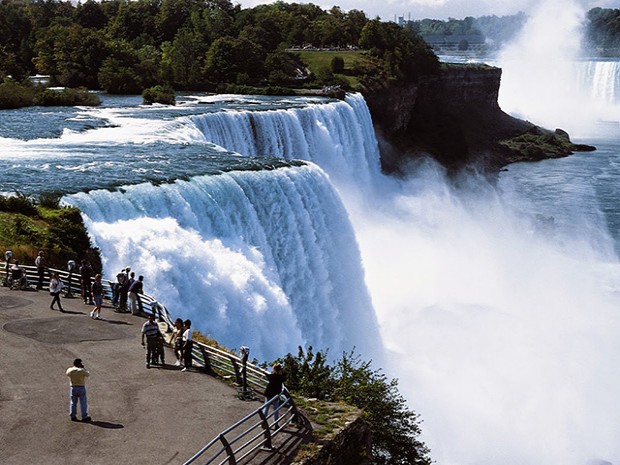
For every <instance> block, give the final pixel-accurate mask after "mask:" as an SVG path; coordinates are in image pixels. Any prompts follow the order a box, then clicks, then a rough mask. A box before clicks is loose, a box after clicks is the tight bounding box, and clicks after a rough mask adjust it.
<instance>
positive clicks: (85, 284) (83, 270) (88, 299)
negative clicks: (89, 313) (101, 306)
mask: <svg viewBox="0 0 620 465" xmlns="http://www.w3.org/2000/svg"><path fill="white" fill-rule="evenodd" d="M93 274H95V273H94V271H93V268H92V267H91V266H90V263H89V262H88V260H86V259H83V260H82V266H80V288H81V289H82V300H83V301H84V303H85V304H90V305H94V302H93V296H92V282H91V279H92V277H93Z"/></svg>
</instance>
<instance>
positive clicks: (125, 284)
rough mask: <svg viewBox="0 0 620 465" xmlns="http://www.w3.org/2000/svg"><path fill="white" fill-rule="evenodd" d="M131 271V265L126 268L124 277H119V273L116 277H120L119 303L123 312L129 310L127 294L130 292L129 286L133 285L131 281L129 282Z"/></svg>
mask: <svg viewBox="0 0 620 465" xmlns="http://www.w3.org/2000/svg"><path fill="white" fill-rule="evenodd" d="M130 271H131V268H130V267H127V268H125V270H124V274H125V277H124V278H119V276H118V275H117V276H116V278H117V279H119V283H120V285H121V286H120V292H119V294H120V295H119V304H118V308H119V310H120V311H121V312H126V311H127V294H128V293H129V286H130V285H131V283H130V282H129V272H130Z"/></svg>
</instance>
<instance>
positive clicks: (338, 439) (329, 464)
mask: <svg viewBox="0 0 620 465" xmlns="http://www.w3.org/2000/svg"><path fill="white" fill-rule="evenodd" d="M371 444H372V441H371V433H370V429H369V428H368V425H367V424H366V422H365V421H364V420H363V419H362V418H361V417H358V418H356V419H355V420H353V421H352V422H351V423H349V424H348V425H347V426H346V427H344V428H342V429H341V430H339V431H338V432H337V433H336V434H334V435H333V436H332V437H330V438H329V439H325V440H323V441H321V444H320V446H319V447H318V449H317V450H316V451H315V452H314V453H313V454H311V455H310V456H309V457H305V458H303V459H300V460H297V461H295V463H294V465H369V464H370V458H371V455H372V453H371V447H372V446H371Z"/></svg>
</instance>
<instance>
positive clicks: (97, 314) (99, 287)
mask: <svg viewBox="0 0 620 465" xmlns="http://www.w3.org/2000/svg"><path fill="white" fill-rule="evenodd" d="M92 294H93V300H94V301H95V308H93V311H92V312H90V317H91V318H94V319H95V320H101V319H102V318H101V306H102V305H103V284H101V275H100V274H96V275H95V282H94V283H93V286H92Z"/></svg>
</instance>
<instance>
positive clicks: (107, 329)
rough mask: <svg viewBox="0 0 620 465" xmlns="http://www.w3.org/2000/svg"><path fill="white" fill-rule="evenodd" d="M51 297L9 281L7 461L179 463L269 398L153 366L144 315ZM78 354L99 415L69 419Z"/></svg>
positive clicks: (1, 411) (4, 378)
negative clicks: (96, 311)
mask: <svg viewBox="0 0 620 465" xmlns="http://www.w3.org/2000/svg"><path fill="white" fill-rule="evenodd" d="M50 302H51V297H50V295H49V293H48V292H46V291H38V292H37V291H34V290H32V291H17V290H14V291H11V290H9V289H8V288H6V287H0V463H1V464H3V465H13V464H15V465H18V464H19V465H24V464H46V465H55V464H58V465H71V464H76V465H77V464H79V465H83V464H115V465H118V464H131V465H136V464H152V465H157V464H162V465H163V464H179V463H183V462H184V461H185V460H187V459H188V458H189V457H191V456H192V455H193V454H194V453H195V452H196V451H198V450H199V449H200V448H201V447H202V446H203V445H204V444H205V443H207V442H208V441H209V440H211V439H212V438H213V437H215V436H216V435H217V434H218V433H219V432H220V431H222V430H224V429H226V428H227V427H228V426H230V425H232V424H233V423H235V422H237V421H238V420H239V419H241V418H243V417H244V416H246V415H247V414H248V413H250V412H251V411H253V410H255V409H256V408H257V407H258V406H259V405H260V404H259V403H257V402H243V401H240V400H239V399H238V398H237V397H236V390H235V389H234V388H232V387H230V386H228V385H227V384H225V383H223V382H221V381H218V380H217V379H215V378H212V377H210V376H207V375H205V374H202V373H197V372H180V371H179V370H178V369H176V368H175V367H173V366H166V367H164V368H151V369H146V368H145V351H144V349H143V348H142V346H141V345H140V330H141V327H142V324H143V323H144V321H145V320H144V319H143V318H140V317H135V316H131V315H129V314H119V313H114V312H113V311H112V309H111V308H110V307H106V306H104V308H103V310H102V313H101V316H102V317H103V318H104V320H103V321H97V320H93V319H91V318H89V316H88V314H89V312H90V310H91V309H92V307H91V306H88V305H84V304H83V303H82V301H81V299H79V298H74V299H62V304H63V307H64V309H65V313H60V312H59V311H58V310H50V308H49V304H50ZM166 350H167V352H166V361H167V362H168V363H172V362H173V361H174V356H173V354H172V352H171V351H170V350H169V349H166ZM78 357H79V358H81V359H82V360H83V362H84V365H85V366H86V368H87V369H88V370H89V371H90V373H91V374H90V378H88V380H87V392H88V403H89V413H90V415H91V417H92V419H93V422H92V423H82V422H71V421H70V420H69V378H67V376H66V375H65V371H66V369H67V368H68V367H69V366H71V364H72V363H73V360H74V359H75V358H78ZM78 412H79V409H78ZM78 416H79V413H78ZM257 458H258V457H257ZM272 459H273V458H272ZM280 460H282V457H280ZM267 461H269V460H267ZM260 462H262V463H265V462H264V458H263V459H262V460H260V459H259V463H260Z"/></svg>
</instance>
